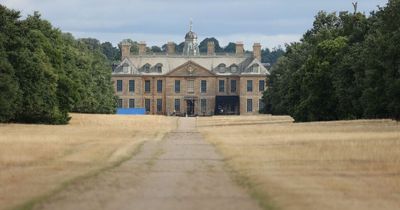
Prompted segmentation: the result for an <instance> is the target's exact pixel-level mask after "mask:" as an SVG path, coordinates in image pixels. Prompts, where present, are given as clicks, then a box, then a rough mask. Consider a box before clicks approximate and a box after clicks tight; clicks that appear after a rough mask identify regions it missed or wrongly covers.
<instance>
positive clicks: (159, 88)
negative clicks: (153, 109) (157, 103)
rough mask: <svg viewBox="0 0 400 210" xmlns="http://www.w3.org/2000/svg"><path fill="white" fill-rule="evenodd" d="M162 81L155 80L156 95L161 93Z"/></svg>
mask: <svg viewBox="0 0 400 210" xmlns="http://www.w3.org/2000/svg"><path fill="white" fill-rule="evenodd" d="M162 89H163V87H162V80H157V93H162Z"/></svg>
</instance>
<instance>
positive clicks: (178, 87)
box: [175, 80, 181, 93]
mask: <svg viewBox="0 0 400 210" xmlns="http://www.w3.org/2000/svg"><path fill="white" fill-rule="evenodd" d="M179 92H181V81H180V80H175V93H179Z"/></svg>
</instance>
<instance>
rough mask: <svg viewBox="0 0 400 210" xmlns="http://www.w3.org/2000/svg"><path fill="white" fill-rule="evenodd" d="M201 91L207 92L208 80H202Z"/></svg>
mask: <svg viewBox="0 0 400 210" xmlns="http://www.w3.org/2000/svg"><path fill="white" fill-rule="evenodd" d="M200 92H202V93H206V92H207V80H201V84H200Z"/></svg>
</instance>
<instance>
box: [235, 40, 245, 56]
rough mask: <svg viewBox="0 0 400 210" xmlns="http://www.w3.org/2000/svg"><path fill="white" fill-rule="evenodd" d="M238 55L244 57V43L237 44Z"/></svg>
mask: <svg viewBox="0 0 400 210" xmlns="http://www.w3.org/2000/svg"><path fill="white" fill-rule="evenodd" d="M236 55H240V56H242V55H244V48H243V42H236Z"/></svg>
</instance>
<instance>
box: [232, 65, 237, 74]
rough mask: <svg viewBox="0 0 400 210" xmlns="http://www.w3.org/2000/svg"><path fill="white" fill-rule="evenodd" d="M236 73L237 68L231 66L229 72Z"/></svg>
mask: <svg viewBox="0 0 400 210" xmlns="http://www.w3.org/2000/svg"><path fill="white" fill-rule="evenodd" d="M237 71H238V67H237V66H236V65H232V66H231V72H232V73H236V72H237Z"/></svg>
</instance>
